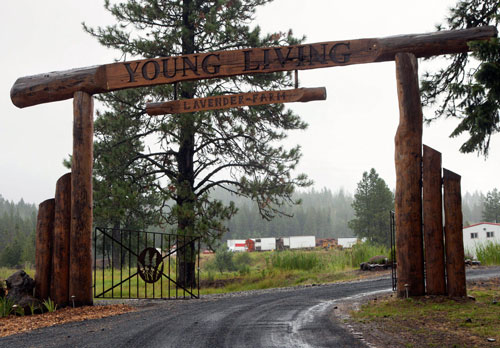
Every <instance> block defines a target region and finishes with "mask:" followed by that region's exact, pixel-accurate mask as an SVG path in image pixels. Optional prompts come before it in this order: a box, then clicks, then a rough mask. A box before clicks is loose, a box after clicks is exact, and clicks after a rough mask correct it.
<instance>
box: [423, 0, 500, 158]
mask: <svg viewBox="0 0 500 348" xmlns="http://www.w3.org/2000/svg"><path fill="white" fill-rule="evenodd" d="M499 24H500V2H499V1H498V0H461V1H459V2H458V3H457V5H456V6H455V8H453V9H451V12H450V16H449V17H448V18H447V20H446V23H445V25H441V26H439V27H438V30H442V29H465V28H473V27H478V26H485V25H493V26H496V27H497V28H498V27H499ZM470 47H471V48H472V54H468V53H462V54H457V55H452V56H448V57H447V59H448V60H449V61H450V63H449V65H448V66H447V67H446V68H445V69H442V70H439V71H438V72H436V73H433V74H430V73H426V74H425V75H424V77H423V79H422V83H421V91H422V101H423V104H424V105H433V104H439V107H438V109H437V111H436V114H435V116H434V117H431V118H428V119H427V120H426V121H427V122H431V121H432V120H434V119H437V118H440V117H442V116H445V117H450V116H451V117H457V118H459V119H461V121H460V123H459V125H458V126H457V128H456V129H455V130H454V131H453V132H452V134H451V137H456V136H459V135H460V134H462V133H468V134H469V139H468V140H467V141H466V142H465V143H464V144H463V145H462V146H461V147H460V151H461V152H464V153H469V152H475V151H477V152H478V154H483V155H485V156H487V155H488V149H489V145H490V140H491V136H492V135H493V134H495V133H498V131H499V130H500V118H499V109H500V41H499V40H498V38H494V39H491V40H490V41H486V42H484V41H481V42H473V43H471V44H470ZM473 58H474V59H473Z"/></svg>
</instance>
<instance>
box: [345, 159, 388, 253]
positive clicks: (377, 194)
mask: <svg viewBox="0 0 500 348" xmlns="http://www.w3.org/2000/svg"><path fill="white" fill-rule="evenodd" d="M352 207H353V208H354V215H355V218H354V219H352V220H351V221H349V227H350V228H351V229H352V231H353V232H354V234H355V235H356V236H357V237H359V238H365V237H366V238H367V239H368V240H369V241H371V242H373V243H375V244H384V245H387V246H388V245H389V233H390V219H389V216H390V211H391V210H392V209H393V208H394V195H393V194H392V192H391V190H390V189H389V187H387V184H386V183H385V181H384V179H382V178H380V177H379V175H378V174H377V172H376V171H375V169H373V168H372V169H371V170H370V173H368V172H364V173H363V178H362V179H361V181H360V182H359V183H358V187H357V190H356V193H355V195H354V201H353V203H352Z"/></svg>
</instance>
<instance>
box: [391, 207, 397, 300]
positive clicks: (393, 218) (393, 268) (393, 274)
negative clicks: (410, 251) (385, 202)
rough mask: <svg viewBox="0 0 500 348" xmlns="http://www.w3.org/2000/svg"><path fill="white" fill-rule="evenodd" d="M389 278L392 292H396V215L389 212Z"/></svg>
mask: <svg viewBox="0 0 500 348" xmlns="http://www.w3.org/2000/svg"><path fill="white" fill-rule="evenodd" d="M390 233H391V263H392V264H391V278H392V291H396V290H397V285H398V275H397V272H396V213H395V212H394V211H393V210H391V232H390Z"/></svg>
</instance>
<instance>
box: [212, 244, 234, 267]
mask: <svg viewBox="0 0 500 348" xmlns="http://www.w3.org/2000/svg"><path fill="white" fill-rule="evenodd" d="M215 266H216V267H217V269H218V270H219V272H220V273H222V272H224V271H229V272H232V271H235V270H236V267H235V265H234V262H233V253H232V252H231V251H229V249H228V248H227V245H225V244H223V245H221V247H220V248H219V249H217V251H216V252H215Z"/></svg>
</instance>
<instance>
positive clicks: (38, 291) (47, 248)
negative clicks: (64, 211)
mask: <svg viewBox="0 0 500 348" xmlns="http://www.w3.org/2000/svg"><path fill="white" fill-rule="evenodd" d="M54 206H55V200H54V199H53V198H52V199H47V200H46V201H44V202H42V203H40V205H39V206H38V217H37V221H36V240H35V247H36V251H35V269H36V271H35V272H36V273H35V296H36V297H37V298H39V299H41V300H46V299H48V298H49V297H50V296H51V295H50V271H51V263H52V238H53V233H54Z"/></svg>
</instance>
